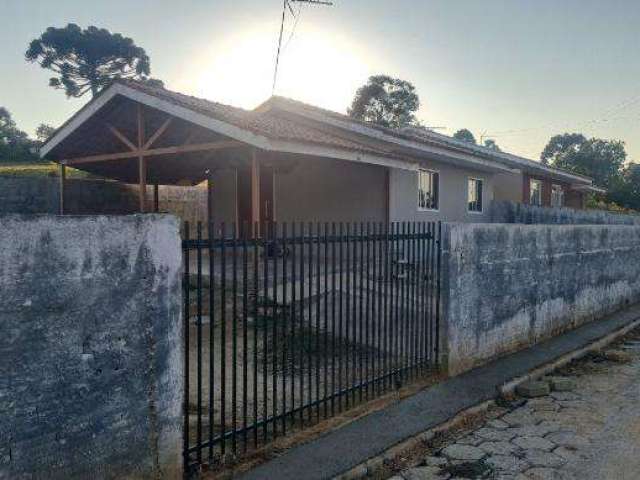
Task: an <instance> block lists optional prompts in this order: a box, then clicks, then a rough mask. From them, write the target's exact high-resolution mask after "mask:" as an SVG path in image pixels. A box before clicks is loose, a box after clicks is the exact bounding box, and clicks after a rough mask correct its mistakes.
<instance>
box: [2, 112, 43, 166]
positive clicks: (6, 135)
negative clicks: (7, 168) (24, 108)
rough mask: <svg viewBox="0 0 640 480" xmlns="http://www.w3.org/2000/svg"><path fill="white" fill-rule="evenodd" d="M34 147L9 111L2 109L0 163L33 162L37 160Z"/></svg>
mask: <svg viewBox="0 0 640 480" xmlns="http://www.w3.org/2000/svg"><path fill="white" fill-rule="evenodd" d="M33 146H34V145H33V142H32V141H31V140H30V139H29V137H28V135H27V134H26V133H25V132H23V131H22V130H20V129H18V127H17V126H16V122H15V121H14V120H13V118H12V116H11V113H10V112H9V110H7V109H6V108H4V107H0V161H4V162H7V161H9V162H21V161H33V160H35V159H36V155H35V154H34V153H33V152H32V151H31V148H32V147H33Z"/></svg>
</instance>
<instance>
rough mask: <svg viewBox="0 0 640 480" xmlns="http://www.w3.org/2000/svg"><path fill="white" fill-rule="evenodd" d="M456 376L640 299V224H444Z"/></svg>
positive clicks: (449, 346)
mask: <svg viewBox="0 0 640 480" xmlns="http://www.w3.org/2000/svg"><path fill="white" fill-rule="evenodd" d="M443 228H444V232H443V234H444V238H443V263H442V265H443V288H442V292H443V293H442V302H443V316H442V318H443V325H442V328H443V336H442V338H443V341H444V342H446V344H445V345H443V348H444V350H445V351H446V356H447V359H446V360H447V361H448V365H449V370H450V372H451V373H452V374H456V373H460V372H462V371H464V370H467V369H470V368H473V367H475V366H477V365H480V364H482V363H486V362H487V361H488V360H490V359H492V358H494V357H497V356H499V355H502V354H505V353H508V352H511V351H515V350H518V349H521V348H524V347H526V346H529V345H532V344H534V343H536V342H538V341H540V340H542V339H544V338H546V337H550V336H553V335H556V334H558V333H560V332H563V331H566V330H569V329H572V328H575V327H576V326H578V325H580V324H583V323H585V322H588V321H591V320H594V319H597V318H598V317H600V316H602V315H605V314H608V313H611V312H613V311H615V310H616V309H619V308H621V307H623V306H625V305H627V304H629V303H632V302H636V301H639V300H640V226H620V225H607V226H597V225H590V226H586V225H505V224H445V225H444V227H443Z"/></svg>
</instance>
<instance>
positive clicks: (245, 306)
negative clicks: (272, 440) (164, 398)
mask: <svg viewBox="0 0 640 480" xmlns="http://www.w3.org/2000/svg"><path fill="white" fill-rule="evenodd" d="M247 228H248V224H247V222H243V223H242V227H241V233H240V235H241V238H242V448H243V450H244V451H245V452H246V451H247V443H248V442H247V434H248V431H247V424H248V422H247V416H248V411H247V410H248V392H247V389H248V386H249V380H248V376H247V375H248V365H247V364H248V361H249V357H248V351H247V350H248V347H249V339H248V333H249V332H248V329H247V321H248V319H249V315H248V314H249V312H248V310H249V269H248V261H249V257H248V251H247V235H248V234H249V232H248V231H247Z"/></svg>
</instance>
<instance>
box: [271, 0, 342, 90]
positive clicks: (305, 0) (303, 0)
mask: <svg viewBox="0 0 640 480" xmlns="http://www.w3.org/2000/svg"><path fill="white" fill-rule="evenodd" d="M294 3H300V4H309V5H320V6H326V7H331V6H333V2H329V1H325V0H282V20H281V21H280V35H279V36H278V52H277V53H276V65H275V68H274V69H273V86H272V88H271V94H272V95H273V94H274V93H275V91H276V83H277V81H278V65H279V63H280V49H281V48H282V33H283V32H284V22H285V20H286V16H287V10H289V12H290V13H291V15H292V16H294V17H295V16H296V14H295V12H294V11H293V7H292V6H291V5H292V4H294Z"/></svg>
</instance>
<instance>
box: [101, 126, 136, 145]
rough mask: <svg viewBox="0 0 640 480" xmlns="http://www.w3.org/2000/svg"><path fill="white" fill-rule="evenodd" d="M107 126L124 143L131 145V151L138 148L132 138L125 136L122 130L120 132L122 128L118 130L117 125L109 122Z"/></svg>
mask: <svg viewBox="0 0 640 480" xmlns="http://www.w3.org/2000/svg"><path fill="white" fill-rule="evenodd" d="M107 128H108V129H109V131H110V132H111V133H112V134H113V135H114V136H115V137H116V138H117V139H118V140H120V141H121V142H122V143H124V144H125V145H126V146H127V147H129V150H131V151H135V150H137V149H138V147H136V146H135V145H134V144H133V142H131V140H129V139H128V138H127V137H126V136H124V134H123V133H122V132H120V130H118V129H117V128H116V127H114V126H113V125H111V124H109V123H107Z"/></svg>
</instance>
